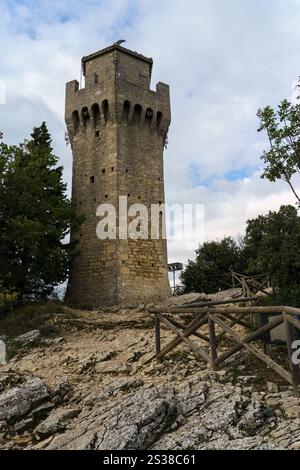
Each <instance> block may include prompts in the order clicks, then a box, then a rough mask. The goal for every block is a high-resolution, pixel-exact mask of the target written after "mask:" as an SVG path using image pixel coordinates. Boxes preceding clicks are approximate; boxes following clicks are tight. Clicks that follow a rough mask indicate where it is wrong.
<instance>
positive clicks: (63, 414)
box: [35, 408, 81, 434]
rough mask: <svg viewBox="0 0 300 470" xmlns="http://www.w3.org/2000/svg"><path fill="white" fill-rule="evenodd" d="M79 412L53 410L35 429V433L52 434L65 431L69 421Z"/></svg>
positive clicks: (75, 410)
mask: <svg viewBox="0 0 300 470" xmlns="http://www.w3.org/2000/svg"><path fill="white" fill-rule="evenodd" d="M80 412H81V409H80V408H73V409H63V408H62V409H56V410H53V411H52V412H51V413H50V415H49V416H48V418H46V419H45V421H42V422H41V423H40V424H39V425H38V426H37V427H36V428H35V432H37V433H38V434H53V433H55V432H57V431H61V430H63V429H65V428H66V427H67V425H68V424H69V422H70V420H71V419H72V418H74V417H75V416H77V415H78V414H79V413H80Z"/></svg>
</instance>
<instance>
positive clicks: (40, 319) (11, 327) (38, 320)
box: [0, 301, 64, 339]
mask: <svg viewBox="0 0 300 470" xmlns="http://www.w3.org/2000/svg"><path fill="white" fill-rule="evenodd" d="M57 313H60V314H63V313H64V306H63V304H62V303H60V302H57V301H49V302H43V303H30V304H27V305H22V306H19V307H16V308H15V309H13V310H11V311H9V312H6V313H3V314H1V315H0V335H4V336H7V337H8V338H9V339H11V338H14V337H15V336H19V335H22V334H23V333H27V332H28V331H31V330H41V333H42V334H43V335H44V336H53V334H54V329H55V333H56V334H57V329H56V328H55V327H54V326H52V325H49V324H48V321H49V320H50V319H51V317H52V315H53V314H57Z"/></svg>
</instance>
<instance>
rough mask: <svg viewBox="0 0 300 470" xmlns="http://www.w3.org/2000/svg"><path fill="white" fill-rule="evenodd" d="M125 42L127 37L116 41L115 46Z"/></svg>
mask: <svg viewBox="0 0 300 470" xmlns="http://www.w3.org/2000/svg"><path fill="white" fill-rule="evenodd" d="M123 42H126V39H119V41H116V42H114V46H120V45H121V44H122V43H123Z"/></svg>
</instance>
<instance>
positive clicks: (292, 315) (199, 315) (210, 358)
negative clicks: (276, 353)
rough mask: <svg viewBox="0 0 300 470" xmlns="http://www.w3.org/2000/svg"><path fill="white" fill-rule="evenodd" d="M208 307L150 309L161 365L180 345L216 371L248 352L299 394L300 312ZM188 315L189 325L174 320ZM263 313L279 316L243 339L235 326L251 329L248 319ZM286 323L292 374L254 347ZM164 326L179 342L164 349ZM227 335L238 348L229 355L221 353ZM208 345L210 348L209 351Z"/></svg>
mask: <svg viewBox="0 0 300 470" xmlns="http://www.w3.org/2000/svg"><path fill="white" fill-rule="evenodd" d="M244 300H246V299H244ZM251 300H254V299H251ZM255 300H257V299H255ZM240 301H241V300H240ZM247 302H249V298H247ZM224 303H225V301H224ZM226 303H228V304H229V303H231V300H228V301H227V302H226ZM207 304H208V303H206V307H204V306H199V307H195V306H188V307H187V306H183V307H182V306H181V307H169V308H152V309H149V313H150V314H153V315H154V316H155V339H156V358H157V361H159V362H161V361H162V360H163V359H164V357H165V356H166V354H168V353H169V352H170V351H172V350H173V349H174V348H175V347H177V346H178V345H179V344H181V343H185V345H186V346H187V347H188V348H189V349H190V350H191V351H193V353H194V354H195V356H196V357H197V358H198V359H201V360H205V361H206V362H207V363H209V364H210V365H211V367H212V369H213V370H216V369H218V367H219V366H220V365H221V364H222V363H223V362H224V361H226V360H227V359H228V358H229V357H231V356H233V355H234V354H236V353H237V352H238V351H241V350H245V351H247V352H248V353H251V354H252V355H254V356H255V357H257V358H258V359H260V360H261V361H262V362H263V363H264V364H266V365H267V366H268V367H270V368H271V369H272V370H273V371H274V372H276V373H277V374H278V375H280V377H282V378H283V379H284V380H286V381H287V382H288V383H289V384H290V385H292V386H293V387H294V391H295V392H296V393H297V387H298V385H300V367H299V365H297V364H294V363H293V360H292V356H293V352H294V350H293V347H292V344H293V339H294V330H295V329H298V330H300V321H299V318H298V317H300V309H298V308H293V307H288V306H272V307H269V306H268V307H256V306H255V307H236V306H230V307H227V308H225V307H216V306H215V304H214V303H213V302H211V303H210V304H209V305H207ZM187 313H190V314H192V316H191V320H190V321H188V323H187V324H183V323H181V322H179V321H177V320H175V319H174V318H173V316H174V315H175V314H183V315H184V316H186V314H187ZM261 313H268V314H275V316H274V318H272V319H271V320H270V321H269V323H267V324H265V325H263V326H261V327H259V328H256V329H255V331H252V332H250V333H248V334H246V335H243V336H242V335H240V334H239V333H238V332H237V331H235V330H234V329H233V326H234V325H236V324H240V325H242V326H244V327H245V328H247V327H249V325H248V323H247V322H245V321H244V316H245V315H258V314H261ZM232 314H237V316H236V317H234V316H233V315H232ZM229 320H230V322H229ZM282 323H284V325H285V330H286V340H287V354H288V362H289V370H286V369H284V367H282V366H281V365H279V364H278V363H276V362H275V361H274V360H273V359H272V358H271V357H270V356H268V355H267V354H266V352H264V351H262V350H261V349H260V348H259V347H258V346H257V345H256V344H253V341H256V340H258V339H261V337H262V335H263V334H264V333H266V332H268V331H271V330H273V329H274V328H276V327H278V326H279V325H280V324H282ZM161 324H164V325H165V326H166V327H167V328H168V329H170V330H171V331H173V332H174V333H175V335H176V336H175V338H174V339H173V340H172V341H170V342H169V343H168V344H167V345H165V346H164V347H163V348H162V345H161ZM217 327H218V329H219V330H221V332H220V333H219V334H218V335H217V334H216V329H217ZM201 328H202V329H204V328H205V331H202V332H200V331H198V330H199V329H201ZM207 331H208V334H207ZM226 334H227V335H229V336H230V338H231V339H232V340H233V341H234V343H235V344H234V345H233V346H231V347H229V348H228V350H227V351H225V352H222V353H219V352H218V346H219V344H220V342H221V340H222V338H223V336H224V335H226ZM192 335H194V336H196V337H198V338H200V339H201V340H203V341H204V344H203V346H201V347H200V346H199V343H198V344H197V343H196V342H195V341H192V340H191V339H190V336H192ZM205 345H207V347H208V348H206V349H205ZM207 349H208V350H207Z"/></svg>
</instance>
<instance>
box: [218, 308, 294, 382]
mask: <svg viewBox="0 0 300 470" xmlns="http://www.w3.org/2000/svg"><path fill="white" fill-rule="evenodd" d="M214 322H215V323H217V324H218V325H220V326H221V327H222V328H224V329H226V330H227V332H228V333H229V334H230V335H231V336H232V337H233V338H234V339H235V340H236V341H237V342H238V343H240V344H241V345H242V346H243V347H244V348H245V349H246V350H247V351H248V352H250V353H252V354H253V355H254V356H256V357H257V358H258V359H260V360H261V361H262V362H264V363H265V364H266V365H267V366H268V367H270V368H271V369H272V370H274V371H275V372H276V373H277V374H278V375H280V376H281V377H282V378H283V379H285V380H286V381H287V382H288V383H289V384H291V385H293V379H292V375H291V374H290V373H289V372H288V371H286V370H285V369H284V368H283V367H281V366H280V365H279V364H277V363H276V362H275V361H273V359H271V358H270V357H269V356H267V355H266V354H264V353H263V352H262V351H260V350H259V349H258V348H256V347H255V346H250V344H248V343H245V342H244V340H243V338H242V337H241V336H240V335H239V334H238V333H236V332H235V331H234V330H232V329H231V328H230V326H228V325H227V323H225V322H224V321H223V320H222V319H221V318H220V317H219V316H218V315H215V316H214Z"/></svg>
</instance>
